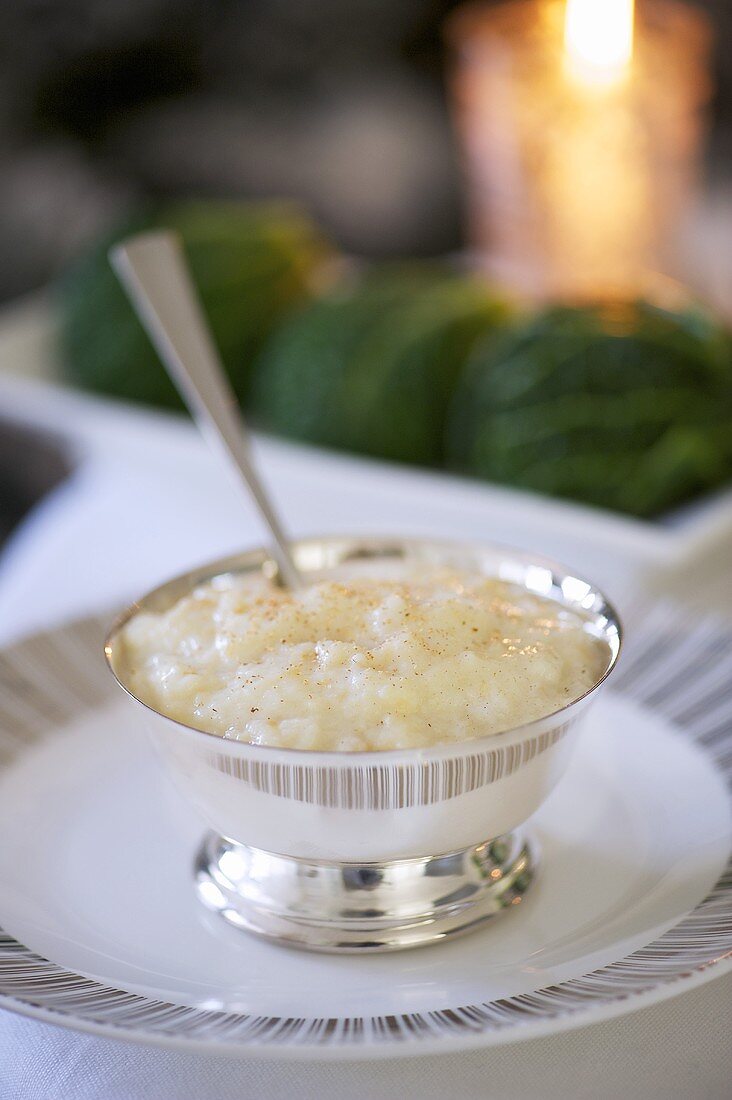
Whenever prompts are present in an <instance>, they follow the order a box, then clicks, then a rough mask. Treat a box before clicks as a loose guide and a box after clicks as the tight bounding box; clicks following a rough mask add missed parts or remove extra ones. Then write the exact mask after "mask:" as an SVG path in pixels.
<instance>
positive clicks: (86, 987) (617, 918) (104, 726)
mask: <svg viewBox="0 0 732 1100" xmlns="http://www.w3.org/2000/svg"><path fill="white" fill-rule="evenodd" d="M106 621H107V620H106V619H105V621H104V622H102V621H101V620H96V619H95V620H86V621H84V622H78V623H75V624H72V625H71V626H68V627H65V628H64V629H62V630H57V631H54V632H52V633H47V634H42V635H38V636H36V637H34V638H31V639H29V640H27V641H25V642H22V643H20V644H19V645H16V646H14V647H13V648H12V649H8V650H6V651H5V652H4V653H3V654H2V655H0V686H1V687H2V689H3V690H2V693H0V700H1V702H0V837H1V838H2V846H1V850H0V926H1V927H2V928H4V930H5V932H4V934H2V933H0V1004H2V1006H3V1007H6V1008H10V1009H14V1010H16V1011H18V1012H22V1013H26V1014H28V1015H32V1016H35V1017H37V1018H40V1019H44V1020H47V1021H50V1022H53V1023H58V1024H66V1025H68V1026H71V1027H76V1028H81V1029H84V1030H88V1031H93V1032H96V1033H98V1034H103V1035H106V1036H109V1037H114V1038H128V1039H134V1040H137V1041H141V1042H149V1043H158V1044H160V1043H163V1044H172V1045H177V1046H179V1047H186V1048H189V1049H193V1050H199V1051H200V1050H202V1049H208V1050H210V1051H215V1052H216V1053H219V1054H225V1053H229V1054H245V1055H247V1056H249V1057H252V1056H253V1055H257V1056H266V1055H269V1056H272V1057H276V1058H283V1057H286V1056H288V1055H289V1056H295V1057H301V1058H315V1059H323V1058H328V1057H331V1058H332V1057H351V1058H354V1057H361V1058H363V1057H369V1056H370V1057H387V1056H392V1055H396V1054H404V1055H412V1054H414V1053H417V1052H422V1051H424V1052H425V1053H426V1052H428V1051H429V1052H431V1053H434V1052H439V1051H441V1050H447V1049H456V1048H466V1047H470V1046H484V1045H489V1044H492V1043H503V1042H507V1041H511V1040H515V1039H520V1038H529V1037H532V1036H537V1035H539V1034H548V1033H551V1032H554V1031H560V1030H563V1029H565V1028H568V1027H573V1026H580V1025H582V1024H586V1023H589V1022H592V1021H597V1020H601V1019H606V1018H608V1017H611V1016H613V1015H617V1014H620V1013H622V1012H626V1011H630V1010H632V1009H633V1008H637V1007H641V1006H642V1005H645V1004H648V1003H650V1002H652V1001H658V1000H661V999H663V998H665V997H668V996H672V995H674V994H676V993H680V992H682V991H683V990H685V989H688V988H690V987H691V986H693V985H696V984H699V983H700V982H703V981H706V980H708V979H709V978H711V977H713V976H714V975H715V974H719V973H722V972H723V971H724V970H725V969H728V968H729V967H730V965H732V865H730V862H729V856H730V838H731V836H732V825H731V821H730V816H731V815H730V796H729V791H728V787H727V781H728V779H729V778H730V775H731V774H732V688H731V687H730V684H731V683H732V633H730V632H729V630H728V628H722V627H720V626H718V625H715V624H712V623H709V622H707V623H703V624H701V625H700V626H698V627H697V628H696V629H694V630H693V631H692V632H691V633H689V627H688V622H686V621H684V620H683V619H681V618H679V617H678V616H677V615H676V614H675V613H672V612H669V610H668V609H665V610H659V611H658V612H657V613H655V614H654V616H652V617H651V618H650V619H648V620H647V622H646V626H645V629H644V633H643V636H639V637H637V638H636V639H635V642H634V643H631V645H630V647H629V651H628V654H627V655H626V659H625V662H624V664H623V665H622V666H621V669H620V672H619V674H618V678H617V689H620V691H618V690H617V689H616V692H615V693H614V694H610V693H608V694H607V695H606V696H605V697H604V698H603V699H601V700H600V702H598V704H597V707H596V711H595V714H594V715H591V717H590V720H589V725H588V726H587V728H586V732H585V734H584V735H583V738H582V740H581V743H580V746H579V748H578V750H577V753H576V755H575V757H574V758H573V761H572V763H571V766H570V770H569V772H568V774H567V776H566V777H565V779H564V780H563V781H562V783H561V784H560V786H559V788H558V789H557V790H556V791H555V793H554V794H553V795H552V797H551V799H550V800H549V802H547V804H546V805H545V806H544V807H543V808H542V810H541V812H540V813H539V814H538V815H537V816H536V818H535V821H534V832H535V834H536V835H537V836H538V838H539V841H540V844H541V847H542V852H543V864H542V872H541V877H540V879H539V881H538V882H537V883H536V885H535V887H534V888H533V889H532V892H531V893H530V894H529V896H528V897H527V898H526V900H525V902H524V903H523V904H522V905H521V906H520V907H519V908H518V909H517V910H515V911H511V912H510V913H508V914H506V915H505V916H504V917H502V918H500V919H498V920H496V922H495V923H494V924H492V925H488V926H487V927H486V928H485V929H484V930H482V931H481V932H478V933H476V934H474V935H471V936H468V937H466V938H465V939H463V940H458V941H455V942H453V943H449V944H445V945H444V946H440V947H431V948H426V949H422V950H418V951H413V952H408V953H404V954H401V955H396V956H369V957H367V958H347V957H339V958H331V957H327V956H316V955H307V954H301V953H298V952H294V951H290V950H287V949H283V948H279V947H276V946H273V945H270V944H266V943H262V942H259V941H257V940H255V939H253V938H250V937H249V936H247V935H246V934H243V933H238V932H236V931H234V930H233V929H230V928H227V927H225V926H224V925H223V922H220V921H219V919H218V918H217V917H213V916H211V915H209V914H206V913H205V912H204V911H203V910H202V909H201V908H200V906H199V905H198V903H197V901H196V900H195V898H194V895H193V890H192V884H191V871H190V868H191V860H192V854H193V851H194V849H195V847H196V844H197V841H198V839H199V836H200V834H201V831H202V827H203V826H202V824H201V823H200V822H199V821H198V820H196V819H195V817H194V816H193V812H192V811H191V810H190V809H189V808H188V807H187V806H186V805H184V804H183V803H182V802H181V801H180V799H179V797H178V795H177V794H176V793H175V792H174V791H173V789H172V788H171V787H170V786H169V785H168V781H167V780H166V778H165V777H164V776H163V775H161V774H160V773H159V772H158V770H157V768H156V766H155V765H154V762H153V759H152V753H151V751H150V750H149V748H148V746H147V744H146V742H145V741H144V739H143V738H142V737H141V735H140V734H139V732H138V731H137V730H135V729H134V728H131V726H130V712H129V710H128V708H127V707H126V706H125V705H124V700H123V699H118V698H117V696H116V692H115V688H114V685H113V684H112V682H111V679H110V678H109V677H108V676H107V675H106V674H105V669H104V668H103V666H102V662H101V658H100V651H99V643H100V639H101V636H102V633H103V626H104V625H105V622H106Z"/></svg>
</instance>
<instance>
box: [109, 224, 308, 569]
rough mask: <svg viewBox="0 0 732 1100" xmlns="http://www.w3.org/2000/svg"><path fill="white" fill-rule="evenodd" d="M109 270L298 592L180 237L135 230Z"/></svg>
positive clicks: (117, 250) (115, 252)
mask: <svg viewBox="0 0 732 1100" xmlns="http://www.w3.org/2000/svg"><path fill="white" fill-rule="evenodd" d="M109 259H110V262H111V264H112V266H113V268H114V270H115V271H116V273H117V275H118V277H119V279H120V282H121V283H122V285H123V287H124V289H125V291H126V292H127V295H128V297H129V299H130V301H131V302H132V305H133V307H134V309H135V312H136V313H137V316H138V317H139V318H140V321H141V322H142V325H143V327H144V328H145V330H146V331H147V334H148V336H149V337H150V339H151V340H152V342H153V345H154V346H155V350H156V351H157V353H158V355H159V356H160V358H161V360H162V362H163V364H164V366H165V369H166V370H167V372H168V374H169V375H170V377H171V379H172V381H173V382H174V384H175V386H176V388H177V390H178V392H179V393H180V395H181V397H182V398H183V401H184V402H185V404H186V405H187V407H188V409H189V411H190V413H191V416H192V417H193V419H194V420H195V422H196V424H197V425H198V428H199V430H200V431H201V434H202V435H203V436H204V438H205V439H206V441H207V443H208V444H209V446H210V447H211V449H212V450H213V451H215V452H216V453H218V454H219V455H220V456H223V457H224V458H225V459H226V464H227V466H228V469H229V472H230V474H232V475H233V477H234V479H235V481H236V484H237V485H238V486H239V488H241V483H242V481H244V483H245V484H246V486H247V488H248V489H249V492H250V493H251V495H252V497H253V498H254V501H255V503H256V505H257V507H258V509H259V513H260V515H261V516H262V518H263V520H264V522H265V523H266V525H267V527H268V528H269V531H270V534H271V536H272V556H273V558H274V560H275V561H276V563H277V568H278V571H279V579H280V580H281V582H282V583H283V584H284V585H285V586H286V587H287V588H300V587H301V586H302V584H303V579H302V576H301V574H300V572H299V570H298V568H297V566H296V565H295V563H294V561H293V559H292V554H291V553H290V548H289V545H288V542H287V539H286V538H285V535H284V532H283V530H282V527H281V526H280V522H279V520H278V518H277V514H276V513H275V510H274V508H273V506H272V504H271V502H270V499H269V497H268V495H267V493H266V491H265V489H264V486H263V485H262V482H261V481H260V479H259V475H258V474H257V471H256V470H255V468H254V466H253V464H252V461H251V458H250V456H249V439H248V433H247V429H246V426H245V424H244V420H243V418H242V415H241V412H240V411H239V406H238V403H237V400H236V398H235V396H234V393H233V391H232V389H231V386H230V385H229V382H228V379H227V377H226V375H225V373H224V369H223V367H222V365H221V359H220V357H219V354H218V352H217V350H216V346H215V344H214V341H213V337H212V335H211V331H210V329H209V327H208V324H207V322H206V319H205V317H204V314H203V310H202V308H201V303H200V301H199V298H198V295H197V293H196V290H195V288H194V285H193V280H192V279H191V275H190V271H189V268H188V264H187V262H186V259H185V256H184V253H183V248H182V245H181V241H180V237H179V236H178V235H177V234H176V233H171V232H168V231H166V230H161V231H154V232H150V233H141V234H139V235H138V236H135V237H130V238H128V239H127V240H125V241H122V242H121V243H120V244H118V245H116V246H115V247H114V248H112V249H111V251H110V253H109Z"/></svg>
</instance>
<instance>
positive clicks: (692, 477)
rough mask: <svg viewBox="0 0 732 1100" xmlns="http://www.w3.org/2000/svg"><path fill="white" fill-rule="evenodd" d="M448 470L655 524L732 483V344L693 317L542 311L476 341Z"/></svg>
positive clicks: (642, 306)
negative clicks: (655, 519) (661, 515)
mask: <svg viewBox="0 0 732 1100" xmlns="http://www.w3.org/2000/svg"><path fill="white" fill-rule="evenodd" d="M446 451H447V459H448V463H449V465H450V466H451V467H452V468H453V469H457V470H460V471H464V472H468V473H472V474H477V475H479V476H480V477H484V478H487V479H490V480H492V481H498V482H504V483H506V484H509V485H514V486H519V487H521V488H524V489H531V490H535V491H537V492H541V493H549V494H552V495H556V496H560V497H568V498H571V499H573V500H578V501H583V502H586V503H588V504H594V505H599V506H602V507H605V508H610V509H615V510H617V511H621V512H625V513H628V514H630V515H635V516H652V515H656V514H658V513H660V512H663V511H666V510H668V509H670V508H673V507H675V506H677V505H680V504H682V503H683V502H684V501H686V500H689V499H691V498H692V497H694V496H698V495H699V494H701V493H704V492H706V491H708V490H711V489H713V488H715V487H716V486H719V485H722V484H723V483H724V482H725V481H727V480H728V479H729V478H730V477H732V348H731V345H730V339H729V336H728V334H727V333H726V332H725V331H724V330H723V329H722V328H721V327H720V326H719V325H718V324H717V323H716V322H715V321H714V320H713V319H712V318H711V317H710V316H708V315H707V314H706V313H704V312H703V311H702V310H701V309H697V308H689V309H686V310H683V311H680V312H672V311H669V310H666V309H662V308H659V307H658V306H655V305H653V304H651V303H648V302H638V303H634V304H630V305H626V306H622V307H620V306H618V307H612V306H607V307H604V308H600V307H598V308H588V309H570V308H552V309H548V310H546V311H545V312H543V313H541V314H540V315H538V316H535V317H533V318H530V319H525V320H524V321H522V322H520V323H518V324H517V325H515V326H514V327H512V328H511V330H510V331H506V332H504V333H503V334H502V335H501V337H500V338H499V339H493V340H490V341H485V342H483V343H481V344H480V345H479V346H478V347H477V348H476V349H475V352H474V354H473V356H472V357H471V360H470V362H469V364H468V366H467V368H466V371H465V374H464V376H463V378H462V381H461V385H460V387H459V388H458V391H457V392H456V394H455V397H454V400H453V404H452V408H451V411H450V416H449V420H448V427H447V442H446Z"/></svg>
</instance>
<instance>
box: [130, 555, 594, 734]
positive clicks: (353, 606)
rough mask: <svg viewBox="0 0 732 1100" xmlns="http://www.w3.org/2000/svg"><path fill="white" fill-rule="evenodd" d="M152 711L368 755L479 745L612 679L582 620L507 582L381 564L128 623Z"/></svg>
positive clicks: (219, 594) (223, 593) (213, 590)
mask: <svg viewBox="0 0 732 1100" xmlns="http://www.w3.org/2000/svg"><path fill="white" fill-rule="evenodd" d="M121 642H122V647H121V650H120V652H119V657H118V659H117V671H118V673H119V674H120V675H121V678H122V679H123V681H124V682H125V683H126V684H127V686H129V687H130V688H131V690H132V691H133V692H134V694H135V695H137V696H138V697H139V698H140V699H142V700H143V701H144V702H146V703H148V704H149V705H150V706H152V707H154V708H155V709H156V710H158V711H161V712H162V713H164V714H167V715H169V716H170V717H171V718H175V719H177V720H179V721H181V722H184V723H186V724H187V725H192V726H196V727H197V728H200V729H202V730H208V731H210V732H213V733H217V734H220V735H221V736H223V737H229V738H234V739H237V740H241V741H251V742H254V743H256V744H262V745H277V746H281V747H286V748H295V749H312V750H321V751H329V750H340V751H362V750H378V749H397V748H411V747H415V746H426V745H434V744H440V743H449V742H454V741H466V740H470V739H472V738H475V737H480V736H484V735H486V734H492V733H498V732H500V731H502V730H506V729H509V728H511V727H513V726H518V725H521V724H523V723H524V722H527V721H530V720H531V719H535V718H540V717H543V716H544V715H547V714H551V713H552V712H553V711H556V710H558V709H559V708H560V707H562V706H564V705H566V704H567V703H569V702H571V701H572V700H574V699H576V698H578V697H579V696H580V695H582V694H584V692H585V691H587V690H588V689H589V688H591V687H592V686H593V684H595V683H596V682H597V680H598V679H600V677H601V676H602V674H603V673H604V671H605V669H606V667H607V664H608V660H609V653H608V649H607V646H606V645H605V643H604V642H602V641H601V640H599V639H598V638H596V637H595V636H594V635H593V634H592V633H591V632H590V631H589V629H588V623H587V621H586V620H585V619H584V618H583V617H582V616H581V615H580V614H579V613H576V612H574V611H572V610H570V609H568V608H565V607H563V606H561V605H560V604H558V603H556V602H554V601H553V600H548V599H545V598H542V597H540V596H535V595H532V594H531V593H529V592H527V591H526V590H525V589H523V588H521V587H519V586H516V585H512V584H508V583H506V582H503V581H499V580H495V579H492V578H486V577H482V576H480V575H475V574H464V573H459V572H456V571H454V570H448V569H446V568H431V567H423V566H417V567H415V566H406V565H401V566H400V567H399V569H398V570H397V571H396V573H395V572H394V569H392V570H391V573H390V575H388V576H382V575H379V574H378V573H376V574H374V572H373V569H372V570H371V571H369V569H368V568H367V567H364V568H363V569H361V570H359V569H358V568H357V567H356V566H351V567H349V568H348V569H347V570H346V569H345V568H342V569H341V570H340V571H339V572H336V573H333V574H331V575H330V576H329V577H328V578H326V579H322V580H317V581H315V582H313V583H312V584H310V585H308V586H307V587H306V588H304V589H303V590H302V591H300V592H297V593H291V592H287V591H283V590H282V589H279V588H276V587H274V586H273V585H272V584H271V583H270V582H269V581H267V580H266V579H265V578H264V577H262V576H260V575H256V576H253V577H252V576H225V577H219V578H216V579H215V580H214V581H212V582H210V583H208V584H204V585H201V586H200V587H198V588H196V589H195V590H194V591H192V592H191V593H190V595H188V596H186V597H184V598H183V599H181V600H179V601H178V602H177V603H176V604H175V605H174V606H173V607H172V608H171V609H170V610H169V611H167V612H164V613H162V614H151V613H139V614H137V615H135V616H134V617H133V618H132V619H131V620H130V621H129V622H128V624H127V625H126V627H125V628H124V631H123V636H122V639H121Z"/></svg>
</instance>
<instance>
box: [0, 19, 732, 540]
mask: <svg viewBox="0 0 732 1100" xmlns="http://www.w3.org/2000/svg"><path fill="white" fill-rule="evenodd" d="M0 23H1V25H0V50H1V51H2V57H1V58H0V61H1V64H0V85H1V94H0V149H2V156H3V166H4V167H3V172H2V174H1V175H0V301H4V302H5V303H6V304H5V313H4V316H5V318H6V319H7V318H9V317H13V316H17V310H18V308H20V309H21V310H23V309H30V310H31V312H30V313H29V314H28V317H30V321H29V322H28V323H29V325H30V327H31V328H33V326H35V329H34V331H38V330H39V325H40V326H41V327H43V325H45V328H44V332H45V333H46V334H47V346H46V347H45V350H44V352H43V362H42V363H41V366H40V368H39V369H36V368H38V364H37V363H36V365H35V367H33V370H35V372H36V373H40V374H41V375H42V376H45V377H46V378H53V379H62V380H63V381H65V382H66V383H69V382H70V383H71V384H72V385H74V386H76V387H79V388H81V389H84V390H88V391H92V392H95V393H97V394H101V395H103V396H105V397H111V398H114V399H123V400H125V401H127V402H130V403H134V404H136V405H138V406H139V404H148V405H152V406H158V407H164V408H171V409H174V408H180V402H179V401H178V399H177V397H176V394H175V393H174V391H173V388H172V386H171V384H170V382H169V381H168V380H167V378H166V377H165V375H164V372H163V371H162V368H161V367H160V365H159V363H158V362H157V359H156V357H155V355H154V354H153V352H152V349H151V347H150V345H149V342H148V341H147V339H146V337H145V336H144V334H143V333H142V331H141V329H140V326H139V324H138V323H137V322H136V320H135V318H134V317H133V315H132V312H131V310H130V307H129V304H128V303H127V302H126V300H125V298H124V296H123V294H122V292H121V290H120V288H119V286H118V284H117V282H116V280H115V278H114V276H113V275H112V273H111V270H110V268H109V264H108V262H107V250H108V247H109V245H110V244H111V243H113V242H114V241H115V240H117V239H119V238H120V237H121V236H124V235H125V234H127V233H129V232H131V231H134V230H139V229H144V228H147V227H150V226H155V225H165V226H169V227H172V228H174V229H177V230H178V231H179V232H180V233H181V235H182V237H183V241H184V244H185V246H186V249H187V251H188V255H189V260H190V262H191V266H192V269H193V274H194V277H195V279H196V281H197V283H198V287H199V290H200V293H201V296H202V299H203V304H204V307H205V309H206V312H207V314H208V316H209V319H210V321H211V324H212V328H213V330H214V334H215V337H216V339H217V342H218V344H219V346H220V349H221V352H222V356H223V359H224V362H225V365H226V367H227V369H228V371H229V374H230V376H231V379H232V382H233V385H234V388H235V390H236V393H237V396H238V398H239V400H240V401H241V403H242V405H243V406H244V408H245V410H246V412H247V415H248V416H249V417H250V419H251V421H252V423H253V424H254V425H255V426H256V427H259V428H261V429H263V430H264V431H266V432H270V433H273V434H277V435H281V436H285V437H287V438H290V439H294V440H298V441H300V442H304V443H309V444H315V445H318V446H321V447H324V448H329V449H335V450H341V451H352V452H356V453H359V454H362V455H369V456H373V457H377V458H380V459H386V460H391V461H393V462H399V463H410V464H412V465H418V466H423V467H432V468H446V469H449V470H452V471H454V472H456V473H459V474H462V475H468V476H471V477H474V478H478V479H482V480H483V481H487V482H496V483H500V484H505V485H510V486H512V487H515V488H519V489H523V490H530V491H533V492H534V493H540V494H544V495H550V496H556V497H562V498H566V499H570V500H573V501H577V502H580V503H583V504H588V505H592V506H595V507H600V508H604V509H606V510H609V511H614V512H619V513H624V514H627V515H630V516H634V517H638V518H643V519H656V518H658V517H664V516H668V515H669V514H675V512H676V510H678V509H679V508H680V507H684V506H687V505H689V504H690V503H691V504H694V503H695V502H697V501H700V500H704V501H706V500H707V499H709V498H710V496H713V495H714V494H719V493H720V492H722V491H724V490H725V489H726V487H727V485H728V483H729V482H730V480H731V479H732V336H731V335H730V323H731V322H732V50H730V48H729V47H730V43H732V8H731V7H730V5H729V4H727V3H725V2H724V0H636V3H635V7H634V4H633V0H503V2H500V3H492V2H491V0H485V2H482V3H477V4H467V5H459V4H456V3H451V2H449V0H348V2H347V3H344V2H343V0H309V2H308V3H298V2H296V0H205V2H204V0H175V2H172V0H127V2H125V3H124V4H121V3H118V2H116V0H53V2H50V0H17V2H15V3H13V4H6V5H3V6H2V8H1V10H0ZM36 292H38V293H36ZM18 302H19V303H20V307H18V305H17V303H18ZM24 303H30V305H27V304H26V305H24ZM34 303H35V304H34ZM39 303H40V304H39ZM40 311H44V312H43V316H44V318H45V320H43V322H42V323H41V313H40ZM7 332H8V322H7V320H6V323H5V324H4V325H3V322H2V318H0V363H1V362H3V361H5V360H8V359H9V358H10V359H11V360H12V369H13V370H14V371H16V372H20V373H23V372H24V371H27V372H30V371H31V360H32V359H33V356H31V355H29V354H26V352H25V351H23V352H22V353H16V352H15V351H13V352H12V354H6V353H5V352H4V351H3V348H4V347H6V346H7V343H8V341H7V338H6V339H5V341H3V339H2V338H3V334H6V335H7ZM16 346H18V345H13V347H16ZM23 347H26V345H25V344H24V345H23ZM36 359H38V356H36ZM12 438H13V437H12V434H8V433H5V441H4V443H2V441H0V444H1V445H2V446H3V447H4V451H5V453H8V454H10V455H13V454H15V453H17V447H15V446H14V444H13V443H12ZM10 465H11V467H12V460H11V462H10ZM6 476H7V463H6ZM15 476H16V475H15V473H14V472H13V477H15ZM9 491H10V490H8V492H9Z"/></svg>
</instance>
